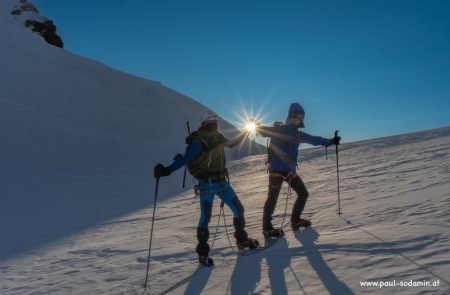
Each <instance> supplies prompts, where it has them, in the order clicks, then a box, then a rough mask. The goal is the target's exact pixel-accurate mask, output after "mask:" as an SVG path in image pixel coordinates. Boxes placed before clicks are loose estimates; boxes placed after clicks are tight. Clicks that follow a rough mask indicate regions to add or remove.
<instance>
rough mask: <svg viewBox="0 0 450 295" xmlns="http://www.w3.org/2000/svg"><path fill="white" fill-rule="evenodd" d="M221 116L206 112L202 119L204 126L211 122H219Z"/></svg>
mask: <svg viewBox="0 0 450 295" xmlns="http://www.w3.org/2000/svg"><path fill="white" fill-rule="evenodd" d="M218 122H219V117H218V116H217V115H216V114H214V113H206V114H205V115H204V116H203V117H202V120H201V124H202V127H204V126H206V125H208V124H210V123H216V124H217V123H218Z"/></svg>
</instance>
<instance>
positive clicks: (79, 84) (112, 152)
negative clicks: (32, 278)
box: [0, 0, 257, 261]
mask: <svg viewBox="0 0 450 295" xmlns="http://www.w3.org/2000/svg"><path fill="white" fill-rule="evenodd" d="M18 2H19V1H18V0H2V1H0V35H1V36H2V41H1V43H0V60H1V61H0V62H1V66H0V135H1V144H0V155H1V161H0V179H1V185H0V236H1V237H2V242H1V246H0V249H1V251H0V261H1V260H2V259H6V258H8V257H13V256H14V255H16V254H19V253H22V252H23V251H26V250H29V249H32V248H33V247H36V246H40V245H44V244H45V243H48V242H51V241H54V240H57V239H59V238H61V237H62V236H64V235H67V234H72V233H75V232H77V231H78V230H81V229H84V228H87V227H90V226H93V225H95V224H97V223H100V222H103V221H105V220H109V219H111V218H115V217H118V216H121V215H123V214H127V213H130V212H133V211H135V210H137V209H141V208H144V207H145V206H146V205H148V204H149V203H150V201H151V199H150V196H151V194H152V191H153V189H154V187H153V185H154V183H153V181H152V180H153V175H152V174H153V171H152V170H153V166H154V165H155V164H156V163H158V162H160V161H162V162H163V163H166V164H168V163H170V162H171V160H172V158H173V156H174V155H175V154H176V153H179V152H183V151H184V148H185V144H184V138H185V137H186V134H187V131H186V121H187V120H189V121H190V122H191V126H192V129H194V128H197V127H198V123H199V120H200V118H201V117H202V116H203V115H204V114H205V113H206V112H207V111H209V110H208V109H207V108H206V107H205V106H203V105H201V104H199V103H197V102H196V101H194V100H193V99H191V98H189V97H186V96H184V95H182V94H180V93H178V92H176V91H174V90H172V89H169V88H167V87H164V86H163V85H161V84H160V83H158V82H155V81H148V80H144V79H141V78H138V77H134V76H131V75H129V74H126V73H123V72H120V71H116V70H114V69H111V68H109V67H107V66H106V65H104V64H101V63H98V62H96V61H93V60H89V59H86V58H83V57H80V56H77V55H74V54H71V53H69V52H67V51H64V50H61V49H59V48H57V47H54V46H51V45H49V44H47V43H46V42H45V41H44V40H43V39H42V38H41V37H40V36H39V35H38V34H36V33H33V32H31V30H30V29H28V28H25V27H24V22H25V19H26V18H29V17H31V18H35V19H39V16H38V15H33V14H36V13H35V12H25V13H23V14H22V15H20V16H19V17H15V16H12V15H11V11H12V10H13V8H14V6H15V5H17V4H18ZM56 25H57V24H56ZM63 37H64V36H63ZM105 50H109V49H106V48H105ZM221 128H222V130H223V132H224V133H225V134H226V135H228V136H229V137H231V136H233V135H234V134H236V133H237V132H238V131H237V129H236V128H234V127H233V126H231V125H230V124H229V123H227V122H225V121H222V122H221ZM253 147H254V146H253ZM249 150H250V154H255V152H256V153H257V150H255V149H254V148H252V149H250V146H249V143H248V142H247V143H246V144H245V145H244V146H242V148H241V149H240V150H235V151H236V154H235V155H234V156H235V157H242V156H243V155H246V154H248V153H249ZM231 156H233V155H232V154H230V157H231ZM180 173H182V171H180V172H179V173H178V174H177V175H180ZM179 191H181V182H180V183H177V184H176V185H175V184H174V185H173V186H171V187H170V188H167V189H166V192H171V193H174V192H179ZM165 195H166V196H169V195H171V194H167V193H166V194H165Z"/></svg>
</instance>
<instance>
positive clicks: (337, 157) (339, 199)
mask: <svg viewBox="0 0 450 295" xmlns="http://www.w3.org/2000/svg"><path fill="white" fill-rule="evenodd" d="M338 132H339V130H336V131H334V137H337V135H338ZM336 173H337V185H338V215H341V196H340V191H339V152H338V145H337V144H336Z"/></svg>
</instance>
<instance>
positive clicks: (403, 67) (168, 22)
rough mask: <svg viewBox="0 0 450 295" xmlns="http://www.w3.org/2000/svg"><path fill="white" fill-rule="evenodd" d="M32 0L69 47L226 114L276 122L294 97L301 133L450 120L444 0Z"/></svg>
mask: <svg viewBox="0 0 450 295" xmlns="http://www.w3.org/2000/svg"><path fill="white" fill-rule="evenodd" d="M31 2H33V3H34V4H36V6H37V7H38V9H39V11H40V12H41V14H42V15H44V16H47V17H49V18H50V19H52V20H54V21H55V24H56V25H57V27H58V31H59V33H60V34H61V36H62V38H63V40H64V43H65V49H66V50H68V51H71V52H74V53H76V54H79V55H82V56H86V57H89V58H91V59H95V60H98V61H101V62H103V63H105V64H108V65H110V66H111V67H114V68H116V69H120V70H123V71H125V72H128V73H131V74H134V75H137V76H141V77H144V78H148V79H151V80H156V81H160V82H161V83H163V84H164V85H166V86H168V87H170V88H173V89H175V90H177V91H179V92H181V93H184V94H186V95H188V96H190V97H192V98H194V99H196V100H197V101H199V102H201V103H203V104H204V105H206V106H208V107H210V108H211V109H213V110H215V111H216V112H217V113H219V114H220V115H221V116H223V117H224V118H226V119H228V120H229V121H230V122H231V123H237V121H238V117H239V115H240V114H242V113H243V109H245V110H246V111H247V112H251V110H252V109H253V113H254V114H256V113H258V112H259V113H260V114H261V116H263V119H262V121H263V123H266V124H270V123H272V122H273V121H276V120H278V121H283V120H284V119H285V117H286V113H287V109H288V107H289V104H290V103H291V102H299V103H301V104H302V105H303V106H304V108H305V109H306V117H305V124H306V128H305V131H306V132H308V133H311V134H313V135H321V136H324V137H331V136H332V135H333V132H334V130H335V129H339V130H340V133H341V135H342V136H343V140H344V141H354V140H359V139H367V138H373V137H380V136H385V135H393V134H399V133H405V132H410V131H416V130H423V129H429V128H434V127H440V126H447V125H450V1H439V0H430V1H426V0H423V1H414V0H395V1H392V0H386V1H375V0H373V1H366V0H356V1H320V0H318V1H300V0H296V1H275V0H273V1H263V0H259V1H250V0H240V1H234V0H233V1H232V0H228V1H225V0H223V1H214V0H206V1H196V0H189V1H188V0H186V1H181V0H179V1H173V0H159V1H152V0H129V1H125V0H89V1H88V0H64V1H61V0H31ZM236 125H237V124H236ZM180 128H183V126H180Z"/></svg>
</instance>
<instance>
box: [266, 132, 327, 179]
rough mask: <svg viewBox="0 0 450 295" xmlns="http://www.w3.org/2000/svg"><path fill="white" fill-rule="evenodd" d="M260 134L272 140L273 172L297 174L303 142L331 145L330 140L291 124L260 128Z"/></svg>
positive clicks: (270, 152)
mask: <svg viewBox="0 0 450 295" xmlns="http://www.w3.org/2000/svg"><path fill="white" fill-rule="evenodd" d="M258 132H259V134H260V135H261V136H263V137H269V138H270V145H269V165H270V166H269V171H271V172H281V173H289V172H295V171H296V169H297V159H298V148H299V146H300V143H302V142H304V143H309V144H311V145H315V146H316V145H321V146H329V145H330V144H331V141H330V139H327V138H323V137H320V136H313V135H309V134H308V133H305V132H302V131H299V130H298V128H297V127H295V126H293V125H290V124H285V125H280V126H274V127H265V126H260V127H258Z"/></svg>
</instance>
